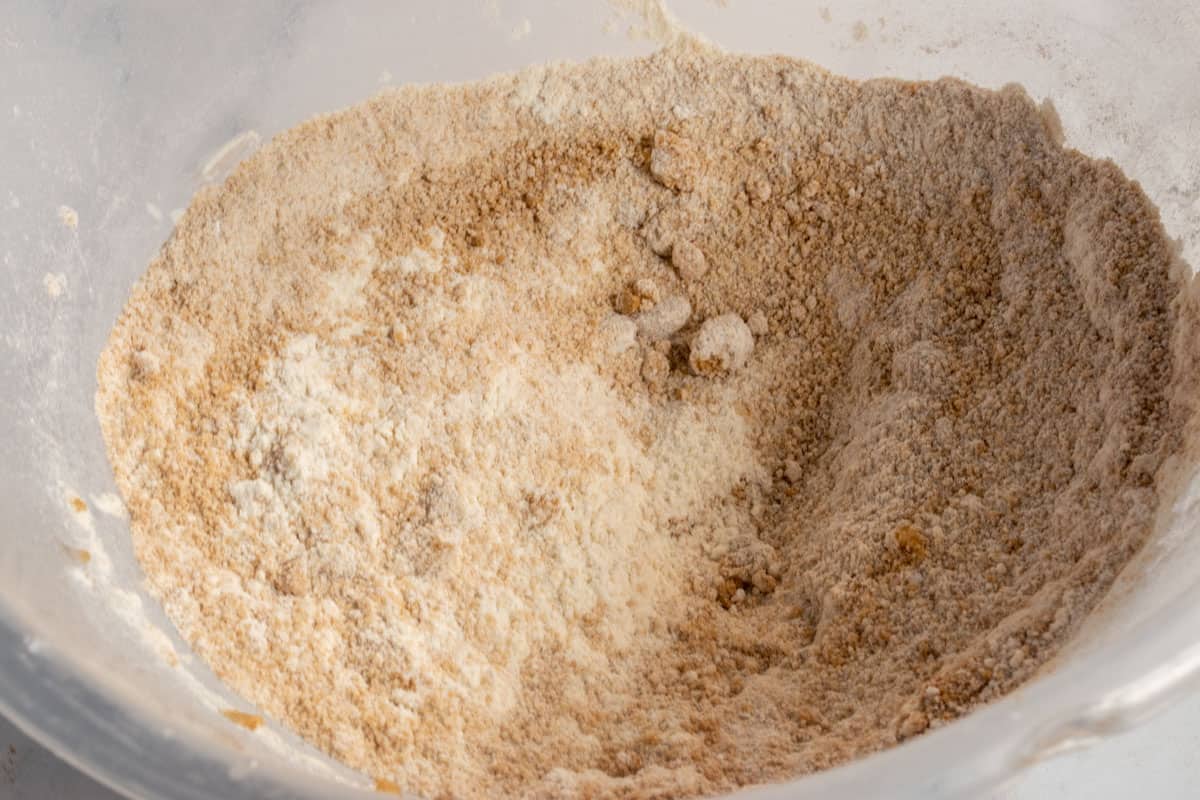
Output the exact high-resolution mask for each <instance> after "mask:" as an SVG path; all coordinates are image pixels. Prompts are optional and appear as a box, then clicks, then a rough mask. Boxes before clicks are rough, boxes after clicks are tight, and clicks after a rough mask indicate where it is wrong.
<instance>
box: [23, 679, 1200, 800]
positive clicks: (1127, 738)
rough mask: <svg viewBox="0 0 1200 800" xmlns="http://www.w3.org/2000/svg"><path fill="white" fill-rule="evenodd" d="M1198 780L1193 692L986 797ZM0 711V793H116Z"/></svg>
mask: <svg viewBox="0 0 1200 800" xmlns="http://www.w3.org/2000/svg"><path fill="white" fill-rule="evenodd" d="M1197 785H1200V695H1197V696H1195V697H1192V698H1190V699H1189V700H1188V701H1187V702H1184V703H1181V704H1179V705H1178V706H1176V707H1175V708H1173V709H1170V710H1169V711H1166V712H1164V713H1163V714H1162V715H1160V716H1158V717H1156V718H1155V719H1153V720H1151V721H1150V722H1149V723H1147V724H1146V725H1144V726H1143V727H1141V728H1138V729H1137V730H1134V731H1131V732H1129V733H1126V734H1123V735H1121V736H1118V737H1115V738H1113V739H1110V740H1108V741H1105V742H1101V743H1100V744H1097V745H1095V746H1093V747H1091V748H1090V749H1088V750H1084V751H1081V752H1078V753H1073V754H1070V755H1066V756H1061V757H1059V758H1057V759H1055V760H1053V761H1048V762H1046V763H1044V764H1040V765H1038V766H1036V767H1034V768H1033V769H1032V770H1030V771H1029V772H1027V773H1025V774H1024V775H1023V776H1022V777H1021V778H1020V779H1019V780H1018V782H1017V783H1016V784H1014V785H1012V786H1009V787H1007V788H1005V789H1003V790H1000V791H998V792H996V793H995V794H994V795H993V796H992V797H991V798H988V800H1050V799H1051V798H1053V799H1054V800H1075V798H1079V799H1080V800H1084V798H1086V800H1128V798H1131V797H1138V798H1146V800H1184V799H1185V798H1194V797H1196V796H1197V789H1196V787H1197ZM118 797H119V796H118V795H117V794H115V793H113V792H111V791H109V790H108V789H105V788H104V787H103V786H100V785H98V784H96V783H95V782H93V781H92V780H91V779H89V778H87V777H86V776H84V775H83V774H81V773H79V772H76V771H75V770H74V769H72V768H71V767H70V766H69V765H67V764H65V763H63V762H62V761H60V760H58V759H57V758H56V757H55V756H53V755H52V754H51V753H49V752H48V751H47V750H45V749H44V748H42V747H40V746H39V745H37V744H36V743H35V742H33V741H31V740H30V739H29V738H28V737H26V736H25V735H24V734H23V733H21V732H20V731H19V730H18V729H17V728H16V727H15V726H14V725H12V724H11V723H10V722H8V721H7V720H5V719H4V718H3V717H0V800H46V798H53V799H54V800H58V798H62V799H63V800H118Z"/></svg>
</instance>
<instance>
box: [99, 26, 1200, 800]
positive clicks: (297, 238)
mask: <svg viewBox="0 0 1200 800" xmlns="http://www.w3.org/2000/svg"><path fill="white" fill-rule="evenodd" d="M1058 137H1059V134H1058V128H1057V125H1056V123H1055V120H1054V117H1053V113H1052V111H1050V110H1049V109H1041V108H1039V107H1037V106H1035V105H1034V104H1033V103H1032V102H1031V101H1030V100H1029V99H1028V97H1026V95H1025V94H1024V93H1023V92H1022V91H1021V90H1020V89H1018V88H1007V89H1004V90H1002V91H999V92H991V91H984V90H981V89H979V88H977V87H973V86H970V85H967V84H964V83H961V82H958V81H954V80H942V81H938V82H935V83H908V82H901V81H894V80H877V81H869V82H866V83H858V82H854V81H851V80H848V79H845V78H840V77H836V76H834V75H830V74H828V73H826V72H824V71H822V70H820V69H818V68H816V67H813V66H811V65H808V64H805V63H802V62H798V61H793V60H788V59H783V58H749V57H740V56H733V55H724V54H716V53H712V52H707V51H702V50H696V49H686V48H684V49H673V50H671V51H669V52H663V53H659V54H658V55H655V56H653V57H650V58H646V59H642V60H633V61H621V62H606V61H600V62H592V63H588V64H584V65H562V66H554V67H549V68H546V67H542V68H536V69H531V70H527V71H524V72H521V73H519V74H516V75H510V76H503V77H498V78H494V79H491V80H488V81H485V82H482V83H475V84H469V85H463V86H420V87H407V88H403V89H398V90H389V91H387V92H385V93H383V94H381V95H379V96H377V97H375V98H374V99H372V100H370V101H368V102H366V103H364V104H363V105H360V106H357V107H355V108H352V109H349V110H347V111H343V112H340V113H336V114H332V115H327V116H322V117H318V118H316V119H313V120H311V121H309V122H306V123H304V124H302V125H300V126H298V127H297V128H295V129H293V130H291V131H289V132H287V133H285V134H282V135H280V136H278V137H276V138H275V139H274V140H273V141H272V142H271V143H270V144H268V145H267V146H265V147H264V148H263V149H262V150H260V151H259V152H258V153H257V154H256V155H254V156H253V157H252V158H250V159H249V160H248V161H246V162H245V163H243V164H242V165H241V166H240V167H239V168H238V169H237V171H236V172H235V173H234V174H233V175H232V176H231V177H230V178H229V179H228V180H226V181H225V182H224V183H223V184H222V185H220V186H214V187H210V188H207V189H205V190H203V191H201V192H200V193H199V194H198V195H197V197H196V198H195V200H194V202H193V203H192V205H191V207H190V208H189V209H188V210H187V212H186V214H185V215H184V216H183V218H182V220H181V221H180V223H179V226H178V228H177V229H176V232H175V234H174V236H173V237H172V238H171V240H170V241H169V242H168V243H167V244H166V245H165V246H164V248H163V250H162V252H161V254H160V255H159V257H158V258H157V259H156V260H155V261H154V263H153V264H151V265H150V268H149V270H148V271H147V273H146V275H145V276H144V277H143V278H142V280H141V281H140V282H139V283H138V284H137V286H136V287H135V289H134V292H133V296H132V298H131V300H130V301H129V304H128V306H127V307H126V309H125V311H124V313H123V314H122V315H121V317H120V319H119V321H118V322H117V325H116V328H115V329H114V331H113V333H112V338H111V340H110V342H109V344H108V347H107V349H106V350H105V351H104V354H103V356H102V358H101V361H100V390H99V394H98V398H97V408H98V412H99V417H100V420H101V422H102V425H103V430H104V435H105V437H106V440H107V443H108V447H109V451H110V455H111V459H112V463H113V466H114V468H115V471H116V476H117V481H118V483H119V486H120V488H121V491H122V493H123V495H124V498H125V500H126V502H127V504H128V507H129V513H130V516H131V520H132V529H133V536H134V543H135V545H136V552H137V555H138V558H139V559H140V560H141V563H142V565H143V566H144V568H145V571H146V574H147V576H148V578H149V582H150V585H151V586H152V588H153V590H154V591H155V592H156V594H157V595H158V597H160V598H161V600H162V602H163V604H164V605H165V607H166V609H167V612H168V613H169V615H170V616H171V618H172V619H173V620H174V622H175V623H176V624H177V625H178V627H179V629H180V631H181V632H182V634H183V636H184V637H185V638H186V639H187V640H188V641H189V642H190V643H191V645H192V647H193V648H194V649H195V651H196V652H197V653H198V654H199V655H200V656H202V657H203V658H204V659H205V660H206V661H207V662H208V663H209V664H210V665H211V666H212V667H213V669H214V670H215V671H216V673H217V674H218V675H219V676H220V677H221V678H222V679H224V680H225V681H227V682H228V683H229V684H230V685H232V686H233V687H234V688H235V689H236V690H237V691H239V692H241V693H242V694H243V695H244V696H245V697H247V698H249V699H250V700H252V701H253V702H255V703H257V704H258V705H259V706H260V707H261V708H262V709H263V711H264V712H265V713H267V714H270V715H271V716H274V717H276V718H278V719H279V720H281V721H282V722H284V723H285V724H287V725H288V726H290V727H291V728H293V729H294V730H296V731H297V732H299V733H300V734H301V735H303V736H304V737H305V738H307V739H308V740H309V741H311V742H313V743H315V744H316V745H317V746H319V747H320V748H322V749H323V750H324V751H326V752H327V753H329V754H330V755H332V756H334V757H335V758H338V759H340V760H342V761H344V762H345V763H347V764H350V765H352V766H353V767H356V768H359V769H361V770H363V771H365V772H366V773H368V774H370V775H372V776H374V777H376V778H377V779H378V780H379V781H380V783H379V785H380V786H381V787H384V788H388V787H401V788H403V789H405V790H409V791H412V792H415V793H420V794H424V795H426V796H430V797H468V798H493V797H623V798H624V797H659V798H667V797H682V796H691V795H698V794H704V793H713V792H718V791H721V790H725V789H729V788H732V787H736V786H739V785H743V784H747V783H757V782H764V781H774V780H781V779H785V778H788V777H792V776H796V775H799V774H802V773H805V772H809V771H812V770H817V769H821V768H824V767H828V766H830V765H833V764H837V763H839V762H842V761H845V760H846V759H849V758H852V757H854V756H858V755H862V754H865V753H868V752H870V751H873V750H877V749H879V748H883V747H887V746H889V745H892V744H894V743H896V742H898V741H901V740H903V739H905V738H907V737H911V736H913V735H916V734H920V733H921V732H923V731H925V730H926V729H928V728H930V727H936V726H938V725H941V724H943V723H944V722H946V721H948V720H951V719H953V718H954V717H956V716H959V715H961V714H963V713H964V712H966V711H969V710H970V709H972V708H974V707H975V706H977V705H979V704H981V703H984V702H987V701H988V700H991V699H993V698H996V697H998V696H999V695H1001V694H1003V693H1005V692H1007V691H1009V690H1010V689H1012V688H1013V687H1015V686H1016V685H1018V684H1019V683H1021V682H1022V681H1023V680H1025V679H1026V678H1028V677H1029V676H1031V675H1032V674H1033V673H1034V672H1035V671H1036V670H1037V669H1038V668H1039V666H1040V665H1042V664H1043V663H1044V662H1046V660H1047V659H1048V657H1049V656H1051V655H1052V654H1053V653H1054V652H1055V649H1056V648H1057V647H1058V645H1059V644H1060V643H1061V642H1062V641H1063V640H1064V638H1065V637H1067V636H1069V635H1070V634H1071V632H1072V631H1073V630H1074V629H1075V628H1076V626H1077V625H1078V623H1079V622H1080V621H1081V619H1082V617H1083V616H1084V615H1085V614H1086V613H1087V611H1088V610H1089V608H1090V607H1091V606H1092V605H1093V604H1094V603H1095V602H1096V601H1097V600H1098V598H1099V597H1100V596H1101V595H1102V594H1103V593H1104V591H1105V589H1106V588H1107V587H1108V586H1109V584H1110V582H1111V581H1112V580H1113V578H1114V576H1115V575H1116V573H1117V572H1118V570H1119V569H1120V568H1121V567H1122V565H1123V564H1124V563H1125V562H1126V561H1127V560H1128V559H1129V558H1130V556H1131V555H1132V554H1133V553H1134V551H1135V550H1136V549H1137V548H1138V546H1139V544H1140V543H1141V542H1142V541H1143V539H1144V537H1145V536H1146V535H1147V533H1148V531H1149V530H1150V527H1151V524H1152V517H1153V514H1154V511H1155V509H1156V508H1157V506H1158V504H1159V501H1160V494H1162V492H1161V491H1160V490H1159V489H1158V488H1157V483H1156V476H1159V475H1160V474H1161V473H1162V465H1163V463H1164V459H1166V458H1167V457H1168V456H1170V455H1171V454H1173V453H1176V452H1177V451H1179V449H1180V448H1181V446H1182V445H1183V443H1184V440H1185V438H1186V437H1185V428H1186V423H1187V422H1188V420H1189V419H1190V415H1191V407H1190V405H1189V403H1190V402H1191V400H1190V398H1191V397H1193V396H1196V393H1195V390H1194V378H1195V375H1196V374H1197V372H1198V371H1200V370H1197V365H1196V363H1195V356H1196V352H1197V351H1198V348H1197V346H1196V342H1195V336H1194V328H1192V327H1191V326H1190V325H1189V326H1186V327H1185V326H1184V325H1183V323H1182V322H1181V320H1182V319H1183V317H1184V316H1185V312H1187V314H1188V315H1190V314H1191V313H1192V311H1191V309H1192V305H1191V301H1190V300H1188V299H1187V298H1188V297H1190V295H1185V294H1182V293H1181V287H1182V286H1183V280H1184V279H1183V277H1182V275H1183V272H1182V270H1181V267H1180V265H1179V264H1178V262H1177V258H1176V255H1175V252H1174V250H1173V248H1172V246H1171V245H1170V243H1169V242H1168V240H1167V239H1166V238H1165V236H1164V234H1163V231H1162V229H1161V226H1160V224H1159V221H1158V217H1157V213H1156V211H1155V209H1154V208H1153V207H1152V206H1151V205H1150V203H1149V202H1148V201H1147V199H1146V198H1145V197H1144V196H1143V194H1142V192H1141V190H1140V189H1139V188H1138V186H1137V185H1136V184H1135V183H1133V182H1131V181H1129V180H1128V179H1126V178H1125V177H1124V176H1123V175H1122V173H1121V172H1120V170H1119V169H1117V167H1115V166H1114V165H1112V164H1111V163H1107V162H1101V161H1095V160H1091V159H1089V158H1086V157H1084V156H1082V155H1080V154H1079V153H1077V152H1074V151H1071V150H1067V149H1064V148H1063V147H1062V146H1061V143H1060V141H1059V138H1058ZM1189 318H1190V317H1189Z"/></svg>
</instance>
